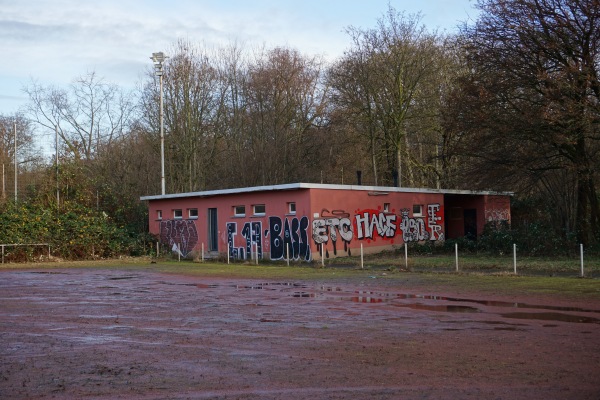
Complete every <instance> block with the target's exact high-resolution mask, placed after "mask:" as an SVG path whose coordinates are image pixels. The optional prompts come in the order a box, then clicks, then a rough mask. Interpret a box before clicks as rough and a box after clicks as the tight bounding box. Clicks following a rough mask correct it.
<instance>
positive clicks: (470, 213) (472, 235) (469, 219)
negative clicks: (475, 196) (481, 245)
mask: <svg viewBox="0 0 600 400" xmlns="http://www.w3.org/2000/svg"><path fill="white" fill-rule="evenodd" d="M464 221H465V236H466V237H467V238H468V239H471V240H476V239H477V210H476V209H475V208H467V209H465V210H464Z"/></svg>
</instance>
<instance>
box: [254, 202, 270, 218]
mask: <svg viewBox="0 0 600 400" xmlns="http://www.w3.org/2000/svg"><path fill="white" fill-rule="evenodd" d="M252 208H253V209H254V210H253V211H254V215H259V216H262V215H265V212H266V211H267V208H266V207H265V205H264V204H255V205H253V206H252Z"/></svg>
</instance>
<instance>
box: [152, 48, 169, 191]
mask: <svg viewBox="0 0 600 400" xmlns="http://www.w3.org/2000/svg"><path fill="white" fill-rule="evenodd" d="M166 58H167V56H165V55H164V53H163V52H162V51H161V52H158V53H152V57H150V59H151V60H152V61H153V62H154V71H155V74H156V76H158V77H159V80H160V186H161V194H162V195H163V196H164V194H165V135H164V128H163V126H164V124H163V61H165V59H166Z"/></svg>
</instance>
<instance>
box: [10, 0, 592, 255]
mask: <svg viewBox="0 0 600 400" xmlns="http://www.w3.org/2000/svg"><path fill="white" fill-rule="evenodd" d="M477 7H478V8H479V10H480V14H479V17H478V19H477V20H476V21H474V22H473V23H471V24H469V23H465V24H464V25H463V26H462V27H461V29H460V31H459V33H457V34H454V35H448V34H445V33H440V32H437V31H435V30H429V29H427V27H425V26H424V25H423V24H422V22H421V21H422V18H421V15H420V14H414V15H413V14H405V13H403V12H400V11H398V10H396V9H394V8H393V7H391V6H389V8H388V10H386V12H384V13H383V14H382V16H381V18H380V19H379V20H378V21H377V24H376V26H374V27H372V28H358V27H349V28H347V34H348V36H349V38H350V39H351V40H350V43H351V44H350V46H349V48H348V49H346V50H345V51H344V53H343V55H342V56H341V57H339V58H338V59H336V60H333V61H326V60H324V59H323V58H321V57H320V56H313V55H306V54H302V53H300V52H299V51H298V50H296V49H293V48H288V47H274V48H266V47H252V48H249V47H247V46H244V45H243V44H241V43H237V42H234V43H230V44H229V45H226V46H223V47H219V48H208V47H207V46H204V45H202V44H200V43H195V42H193V41H192V40H189V39H187V40H183V39H181V40H179V41H177V42H176V43H174V44H172V46H171V48H169V49H165V53H166V54H168V55H169V58H168V59H167V60H166V61H165V62H164V74H163V83H164V85H163V86H164V88H163V92H162V95H163V99H164V132H165V168H166V174H165V175H166V190H167V193H179V192H192V191H201V190H208V189H223V188H231V187H245V186H255V185H272V184H281V183H289V182H323V183H345V184H355V183H357V180H358V179H360V180H361V182H362V184H368V185H382V186H403V187H430V188H445V189H469V190H498V191H513V192H515V193H516V195H515V198H514V202H513V203H514V204H513V227H512V229H521V230H525V231H527V230H529V231H535V232H537V233H538V234H539V236H540V238H539V239H540V240H545V238H551V239H552V240H554V239H556V238H560V239H562V240H567V241H568V242H569V241H570V242H572V243H584V244H586V245H598V244H599V243H600V206H599V203H598V189H597V185H598V166H599V162H598V161H599V160H598V157H599V153H598V150H599V143H600V140H599V139H600V132H599V126H600V83H599V80H598V72H599V69H600V53H599V50H600V2H598V1H597V0H479V1H478V3H477ZM149 67H150V66H149ZM158 79H159V78H158V77H157V76H156V75H155V73H154V71H153V70H152V69H151V68H148V70H147V71H146V75H145V76H144V78H143V80H142V82H141V83H140V85H139V88H138V89H137V90H135V91H130V92H128V91H125V90H124V89H122V88H120V87H118V86H116V85H113V84H111V83H108V82H106V81H105V80H103V79H102V78H101V77H99V76H98V75H97V74H96V73H95V72H91V73H87V74H84V75H83V76H81V77H79V78H77V79H75V80H74V81H73V83H72V84H71V85H70V86H69V87H63V88H60V87H54V86H43V85H39V84H38V83H36V82H31V83H30V84H29V85H28V86H27V87H26V88H25V92H26V93H27V95H28V96H29V102H28V106H27V108H26V109H24V110H23V111H22V112H20V113H18V114H16V115H14V116H0V161H2V163H3V171H4V172H3V185H4V183H5V182H9V183H11V182H14V178H11V177H12V176H13V174H14V166H15V165H17V167H18V171H17V172H18V174H17V175H18V177H19V183H18V184H17V185H16V187H18V191H19V196H18V197H19V199H18V200H19V201H25V202H30V203H35V204H39V205H40V208H41V209H47V208H53V207H54V208H56V210H57V213H60V207H61V204H63V202H66V203H68V204H69V203H74V204H77V205H79V206H83V207H86V209H89V210H92V211H94V210H95V212H97V213H103V215H106V216H107V219H106V220H110V221H112V222H111V223H113V224H115V226H117V227H118V228H119V229H125V230H126V231H127V232H129V233H130V236H132V237H134V236H135V237H139V236H140V235H143V234H144V233H145V232H146V220H147V216H146V214H145V213H146V209H145V205H144V204H141V203H140V201H139V197H140V196H142V195H148V194H158V193H160V134H159V133H160V116H159V99H160V96H161V93H160V86H159V84H158ZM15 124H16V125H17V129H16V130H17V132H18V143H17V144H18V154H17V157H16V160H17V162H16V163H15V162H14V161H15V154H14V148H15V147H14V138H15V136H14V130H15V129H14V127H15ZM41 135H46V137H52V138H54V137H56V138H57V141H56V143H57V144H58V146H57V149H56V150H57V154H54V155H52V157H49V156H48V154H46V155H45V158H44V156H41V155H40V154H39V152H38V151H37V149H36V146H35V144H36V142H39V138H40V136H41ZM357 175H360V178H359V177H358V176H357ZM11 190H12V189H11V188H10V185H9V187H8V188H6V186H3V191H2V198H1V199H0V202H2V207H4V208H5V209H6V208H7V207H9V206H10V204H11V203H12V202H13V200H12V199H11V196H10V195H7V193H8V194H12V191H11ZM67 208H68V207H67ZM71 208H72V207H71ZM4 235H5V238H4V239H3V240H8V239H9V238H7V237H6V233H4ZM0 241H2V238H0ZM138 241H139V240H138Z"/></svg>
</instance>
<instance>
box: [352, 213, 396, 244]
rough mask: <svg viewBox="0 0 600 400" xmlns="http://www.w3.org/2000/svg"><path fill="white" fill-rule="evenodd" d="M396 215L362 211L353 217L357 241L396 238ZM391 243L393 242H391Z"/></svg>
mask: <svg viewBox="0 0 600 400" xmlns="http://www.w3.org/2000/svg"><path fill="white" fill-rule="evenodd" d="M397 217H398V216H397V215H396V214H391V213H386V212H381V211H379V210H362V211H359V212H358V214H357V215H356V216H355V223H356V237H357V238H358V239H359V240H362V239H371V240H375V239H376V236H375V233H376V234H377V236H379V237H381V238H383V239H393V238H394V237H395V236H396V228H397V225H396V219H397ZM392 243H393V240H392Z"/></svg>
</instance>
